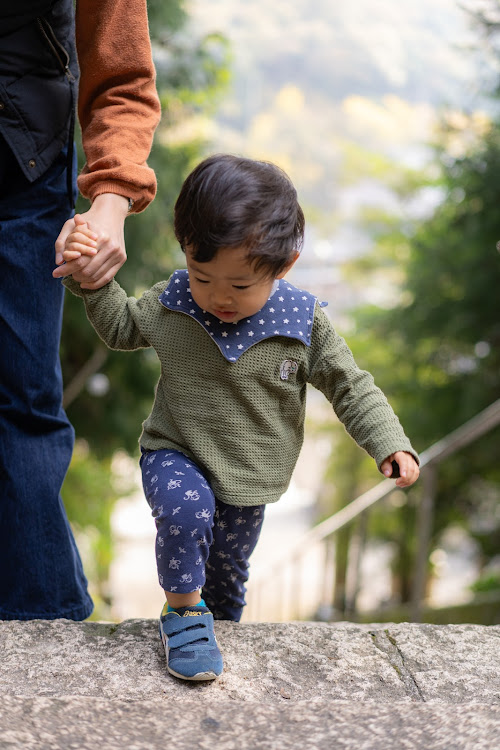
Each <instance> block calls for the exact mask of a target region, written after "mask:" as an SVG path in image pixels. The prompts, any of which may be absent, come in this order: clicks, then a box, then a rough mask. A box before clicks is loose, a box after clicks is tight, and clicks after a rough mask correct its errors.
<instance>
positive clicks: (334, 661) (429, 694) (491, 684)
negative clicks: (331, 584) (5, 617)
mask: <svg viewBox="0 0 500 750" xmlns="http://www.w3.org/2000/svg"><path fill="white" fill-rule="evenodd" d="M216 632H217V638H218V640H219V644H220V647H221V650H222V652H223V654H224V660H225V670H224V673H223V675H222V676H221V677H220V678H219V679H218V680H217V681H216V682H215V683H209V684H205V685H193V684H191V683H185V682H183V681H181V680H176V679H174V678H172V677H170V676H169V675H168V674H167V672H166V669H165V658H164V654H163V651H162V646H161V643H160V640H159V638H158V630H157V623H156V621H154V620H126V621H125V622H123V623H121V624H119V625H113V624H108V623H91V622H83V623H75V622H70V621H67V620H56V621H52V622H50V621H40V620H38V621H37V620H34V621H31V622H7V621H5V622H1V623H0V693H3V694H10V695H18V696H35V695H36V696H41V695H45V696H52V697H65V696H74V695H81V696H94V697H98V698H108V699H129V700H160V701H161V700H165V699H168V700H169V701H170V700H172V699H174V700H184V699H188V698H189V699H194V700H196V699H198V700H203V701H204V700H206V697H207V695H210V700H212V701H217V700H222V701H226V700H228V699H230V700H251V701H265V702H266V703H281V702H282V701H283V700H290V701H300V700H309V701H316V700H319V699H320V700H349V701H356V702H360V701H376V702H378V703H384V702H390V703H392V702H426V701H444V702H446V703H499V704H500V626H492V627H485V626H480V625H416V624H409V623H403V624H400V625H383V626H382V625H356V624H352V623H332V624H327V623H279V624H273V623H262V624H247V625H242V624H240V625H237V624H235V623H230V622H218V623H216Z"/></svg>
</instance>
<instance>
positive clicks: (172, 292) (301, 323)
mask: <svg viewBox="0 0 500 750" xmlns="http://www.w3.org/2000/svg"><path fill="white" fill-rule="evenodd" d="M158 299H159V301H160V302H161V304H162V305H163V306H164V307H166V308H168V309H169V310H174V311H175V312H182V313H185V314H186V315H189V316H190V317H191V318H194V319H195V320H196V321H197V322H198V323H199V324H200V325H201V326H202V327H203V328H204V329H205V331H206V332H207V333H208V335H209V336H210V337H211V338H212V339H213V340H214V341H215V343H216V344H217V346H218V347H219V349H220V351H221V353H222V354H223V355H224V357H225V358H226V359H227V360H228V362H236V361H237V360H238V359H239V358H240V357H241V355H242V354H244V352H246V351H247V349H249V348H250V347H251V346H253V345H254V344H257V343H258V342H259V341H263V340H264V339H268V338H272V337H273V336H286V337H288V338H292V339H298V340H299V341H302V343H304V344H305V345H306V346H310V345H311V331H312V326H313V320H314V306H315V304H316V297H314V296H313V295H312V294H310V293H309V292H305V291H303V290H302V289H297V287H295V286H293V285H292V284H289V283H288V281H285V280H284V279H280V280H279V281H278V282H276V286H275V288H274V291H273V292H272V294H271V296H270V297H269V299H268V300H267V302H266V304H265V305H264V307H263V308H262V309H261V310H259V311H258V312H257V313H255V315H252V316H251V317H250V318H243V320H240V321H238V322H237V323H224V321H222V320H219V319H218V318H216V317H215V315H211V314H210V313H208V312H206V311H205V310H202V309H201V307H198V305H197V304H196V302H195V301H194V299H193V298H192V296H191V289H190V288H189V276H188V272H187V271H186V270H184V269H183V270H178V271H174V273H173V274H172V276H171V277H170V280H169V282H168V285H167V287H166V289H165V291H163V292H162V294H161V295H160V296H159V298H158ZM320 304H321V306H323V305H324V304H326V303H320Z"/></svg>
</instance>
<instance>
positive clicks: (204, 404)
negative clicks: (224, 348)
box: [64, 279, 418, 506]
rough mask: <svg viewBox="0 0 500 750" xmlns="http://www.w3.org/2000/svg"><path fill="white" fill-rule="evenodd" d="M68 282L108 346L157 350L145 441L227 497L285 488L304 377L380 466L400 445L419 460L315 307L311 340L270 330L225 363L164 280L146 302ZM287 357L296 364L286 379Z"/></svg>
mask: <svg viewBox="0 0 500 750" xmlns="http://www.w3.org/2000/svg"><path fill="white" fill-rule="evenodd" d="M64 284H65V286H66V287H67V288H68V289H69V290H70V291H71V292H73V293H74V294H76V295H77V296H80V297H82V298H83V300H84V302H85V308H86V312H87V317H88V319H89V320H90V322H91V323H92V325H93V326H94V328H95V330H96V331H97V333H98V334H99V336H100V337H101V338H102V340H103V341H104V342H105V343H106V344H107V346H108V347H110V348H111V349H118V350H133V349H140V348H144V347H153V348H154V350H155V351H156V353H157V355H158V358H159V360H160V363H161V376H160V379H159V381H158V384H157V387H156V393H155V399H154V404H153V408H152V411H151V413H150V415H149V416H148V418H147V419H146V420H145V422H144V423H143V429H142V434H141V437H140V444H141V446H142V447H143V448H145V449H146V450H160V449H163V448H165V449H170V450H172V449H174V450H178V451H181V452H182V453H184V454H185V455H186V456H188V457H189V458H190V459H192V460H193V461H194V462H195V463H196V464H197V465H198V466H199V467H200V469H201V470H202V471H203V472H204V473H205V476H206V477H207V479H208V480H209V482H210V485H211V487H212V489H213V491H214V494H215V496H216V497H217V498H218V499H219V500H221V501H222V502H224V503H227V504H229V505H237V506H243V505H261V504H263V503H274V502H276V501H277V500H279V498H280V497H281V495H282V494H283V493H284V492H285V490H286V489H287V487H288V485H289V482H290V478H291V475H292V472H293V469H294V467H295V464H296V461H297V458H298V455H299V451H300V448H301V446H302V441H303V433H304V417H305V406H306V390H307V384H308V383H310V384H311V385H313V386H314V387H315V388H317V389H319V390H320V391H321V392H322V393H324V395H325V396H326V398H327V399H328V401H329V402H330V403H331V404H332V406H333V408H334V410H335V413H336V414H337V416H338V418H339V419H340V420H341V422H342V423H343V424H344V426H345V428H346V430H347V432H348V433H349V434H350V435H351V436H352V437H353V438H354V440H355V441H356V442H357V443H358V445H360V446H361V447H362V448H364V449H365V450H366V451H367V452H368V453H369V454H370V456H372V457H373V458H374V459H375V461H376V463H377V466H378V467H379V468H380V464H381V463H382V461H383V460H384V459H385V458H387V457H388V456H389V455H391V454H392V453H394V452H395V451H408V452H409V453H411V454H412V455H413V456H414V457H415V459H416V460H417V461H418V457H417V454H416V453H415V451H414V450H413V448H412V446H411V444H410V441H409V440H408V438H407V437H406V435H405V433H404V432H403V429H402V427H401V425H400V423H399V420H398V418H397V417H396V415H395V414H394V412H393V410H392V408H391V406H390V405H389V403H388V402H387V399H386V398H385V396H384V394H383V393H382V391H381V390H380V389H379V388H377V387H376V386H375V384H374V381H373V378H372V376H371V375H370V374H369V373H368V372H366V371H363V370H361V369H359V367H358V366H357V365H356V363H355V361H354V358H353V356H352V353H351V351H350V349H349V347H348V346H347V344H346V343H345V341H344V339H343V338H342V337H341V336H339V335H338V334H337V333H336V332H335V330H334V328H333V326H332V324H331V322H330V321H329V319H328V318H327V316H326V315H325V313H324V312H323V310H322V309H321V307H320V306H319V304H316V306H315V310H314V322H313V326H312V334H311V345H310V346H306V345H305V344H304V343H302V342H301V341H298V340H295V339H290V338H285V337H284V336H273V337H271V338H266V339H265V340H262V341H259V342H258V343H256V344H255V345H254V346H252V347H251V348H249V349H248V350H247V351H245V352H244V353H243V354H242V355H241V357H240V358H239V359H238V360H237V361H236V362H229V361H228V360H227V359H225V358H224V357H223V355H222V354H221V351H220V350H219V348H218V347H217V345H216V344H215V343H214V341H213V340H212V339H211V338H210V336H209V335H208V334H207V332H206V331H205V330H204V328H203V327H202V326H201V325H200V324H199V323H198V322H197V321H196V320H194V319H193V318H192V317H190V316H189V315H186V314H184V313H183V312H178V311H175V310H170V309H167V308H166V307H164V306H163V305H162V304H161V303H160V301H159V299H158V298H159V296H160V295H161V294H162V292H163V291H164V290H165V288H166V286H167V284H168V282H167V281H162V282H159V283H158V284H156V285H155V286H154V287H152V288H151V289H150V290H149V291H147V292H145V294H144V295H143V296H142V297H141V298H140V299H135V298H133V297H127V295H126V293H125V291H124V290H123V289H122V288H121V287H120V285H119V284H118V283H117V282H116V281H114V280H113V281H112V282H110V283H109V284H107V285H106V286H104V287H103V288H101V289H99V290H96V291H91V290H86V289H81V288H80V285H79V284H78V283H76V282H75V281H73V280H72V279H66V280H65V282H64ZM285 360H291V361H293V362H294V363H295V364H296V365H297V367H296V372H290V373H289V375H288V379H286V380H283V379H282V378H281V377H280V368H281V366H282V364H283V362H284V361H285Z"/></svg>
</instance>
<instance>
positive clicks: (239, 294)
mask: <svg viewBox="0 0 500 750" xmlns="http://www.w3.org/2000/svg"><path fill="white" fill-rule="evenodd" d="M186 263H187V269H188V273H189V285H190V288H191V294H192V295H193V299H194V301H195V302H196V304H197V305H199V307H201V309H202V310H206V311H207V312H209V313H212V315H215V317H217V318H219V320H223V321H224V322H225V323H237V322H238V321H239V320H242V319H243V318H249V317H250V316H251V315H255V313H256V312H258V311H259V310H260V309H261V308H262V307H264V305H265V303H266V301H267V299H268V298H269V295H270V294H271V291H272V288H273V283H274V279H273V278H269V276H266V274H265V271H263V270H262V269H259V270H258V271H255V270H254V267H253V264H252V263H249V261H248V259H247V251H246V250H245V249H244V248H221V249H220V250H218V251H217V254H216V255H215V257H214V258H212V260H209V261H207V262H206V263H199V262H197V261H195V260H193V258H192V255H191V253H190V251H189V249H187V250H186ZM286 270H288V269H286ZM286 270H285V271H283V273H282V274H281V275H279V276H278V277H277V278H282V277H283V276H284V275H285V273H286Z"/></svg>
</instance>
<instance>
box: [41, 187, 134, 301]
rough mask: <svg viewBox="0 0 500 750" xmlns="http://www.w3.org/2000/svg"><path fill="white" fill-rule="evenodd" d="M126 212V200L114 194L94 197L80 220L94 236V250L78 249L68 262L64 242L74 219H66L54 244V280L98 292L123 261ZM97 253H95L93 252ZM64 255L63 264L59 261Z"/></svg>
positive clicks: (73, 226) (124, 258)
mask: <svg viewBox="0 0 500 750" xmlns="http://www.w3.org/2000/svg"><path fill="white" fill-rule="evenodd" d="M127 212H128V200H127V198H124V197H123V196H121V195H115V194H114V193H103V194H101V195H98V196H97V197H96V198H95V199H94V202H93V203H92V206H91V207H90V208H89V210H88V211H86V212H85V213H83V214H80V217H81V219H82V220H83V221H84V222H85V223H86V224H87V225H88V227H89V229H91V230H92V232H94V235H95V237H96V241H95V242H96V244H95V247H92V246H90V245H89V246H87V247H81V248H80V252H79V253H78V252H73V253H72V255H71V259H70V260H68V255H67V253H65V245H66V239H67V237H68V235H70V234H71V233H72V232H74V230H75V227H76V223H75V219H74V218H73V219H69V220H68V221H67V222H66V223H65V224H64V226H63V228H62V229H61V232H60V234H59V237H58V238H57V240H56V244H55V248H56V265H57V266H58V268H56V269H55V270H54V271H53V272H52V276H53V277H54V278H55V279H61V278H64V277H65V276H72V277H73V278H74V280H75V281H78V282H79V284H80V286H81V287H82V288H83V289H100V288H101V287H102V286H104V285H105V284H107V283H108V282H109V281H111V279H112V278H113V277H114V276H115V274H116V273H117V272H118V271H119V269H120V268H121V267H122V266H123V264H124V263H125V261H126V260H127V254H126V252H125V237H124V232H123V225H124V222H125V217H126V215H127ZM96 251H97V252H96ZM63 253H64V254H65V255H66V262H65V259H64V257H63Z"/></svg>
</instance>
